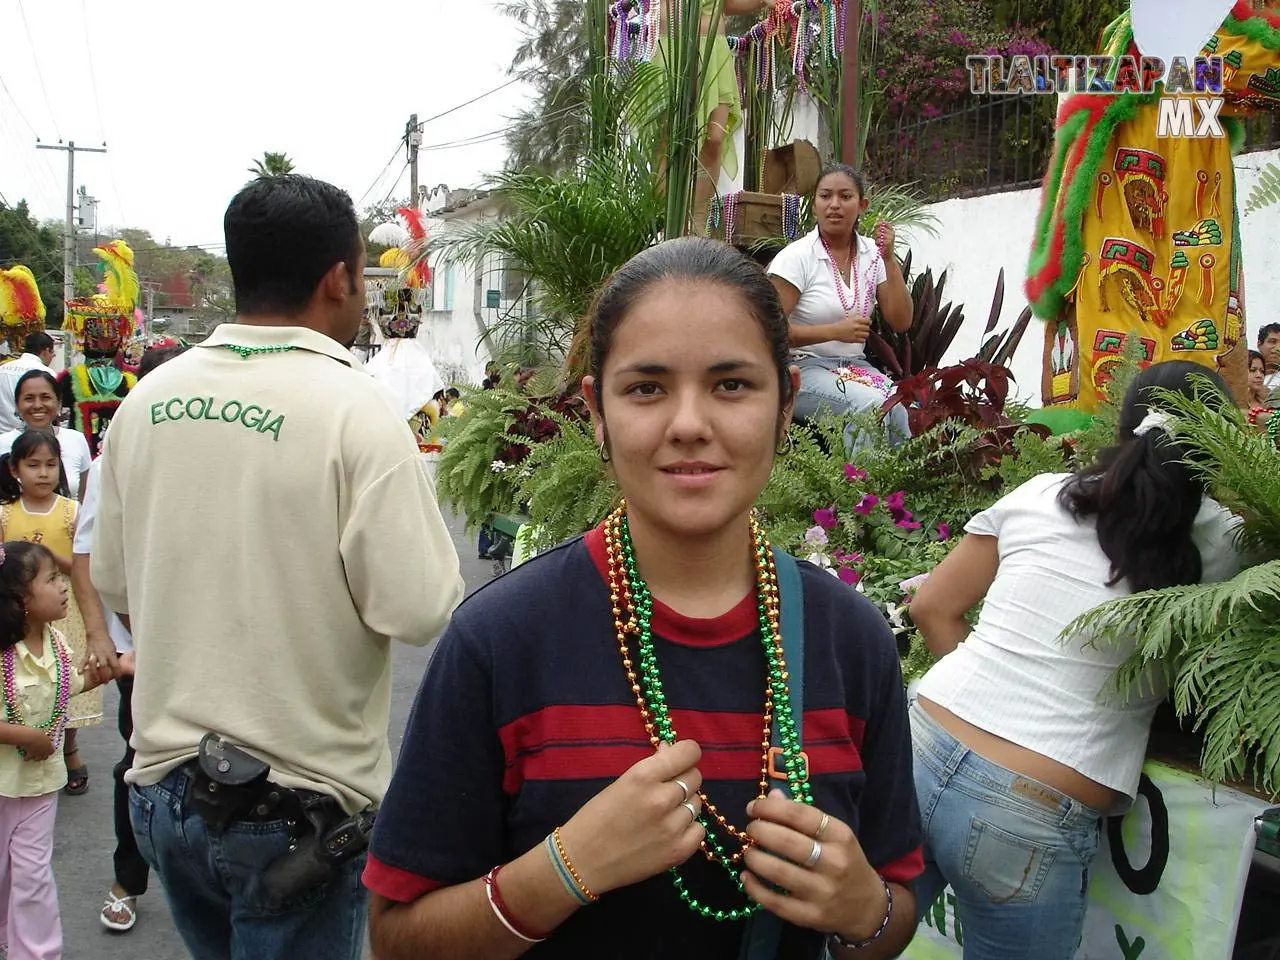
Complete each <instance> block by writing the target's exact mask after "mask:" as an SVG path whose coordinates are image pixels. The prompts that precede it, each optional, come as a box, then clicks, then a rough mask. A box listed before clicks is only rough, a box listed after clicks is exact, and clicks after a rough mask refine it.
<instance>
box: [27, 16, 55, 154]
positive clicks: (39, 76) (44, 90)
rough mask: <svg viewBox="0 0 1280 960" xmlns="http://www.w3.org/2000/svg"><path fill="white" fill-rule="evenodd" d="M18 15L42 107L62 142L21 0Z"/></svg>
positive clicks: (38, 55) (37, 50)
mask: <svg viewBox="0 0 1280 960" xmlns="http://www.w3.org/2000/svg"><path fill="white" fill-rule="evenodd" d="M18 13H19V14H21V15H22V29H23V30H25V31H26V33H27V43H29V44H31V61H32V62H33V63H34V64H35V66H36V79H38V80H39V81H40V92H41V93H42V94H43V95H44V105H45V108H46V109H47V110H48V111H49V119H50V120H51V121H52V122H53V132H54V134H55V135H56V136H57V138H58V142H59V143H61V142H62V131H60V130H59V129H58V118H57V117H56V116H55V115H54V113H53V104H52V103H50V102H49V91H48V89H47V88H46V87H45V85H44V72H43V71H42V70H41V69H40V53H39V48H38V47H37V46H36V42H35V40H33V39H32V38H31V26H30V24H28V23H27V11H26V10H25V9H24V8H23V6H22V0H18Z"/></svg>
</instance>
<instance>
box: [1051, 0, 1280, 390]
mask: <svg viewBox="0 0 1280 960" xmlns="http://www.w3.org/2000/svg"><path fill="white" fill-rule="evenodd" d="M1219 8H1220V9H1219ZM1228 8H1230V9H1229V11H1228ZM1197 29H1198V30H1199V31H1200V33H1199V36H1198V38H1197V39H1196V40H1194V41H1191V40H1187V39H1186V37H1187V36H1189V35H1190V33H1191V32H1194V31H1195V30H1197ZM1135 31H1136V34H1135ZM1102 53H1103V54H1104V55H1106V56H1108V57H1113V58H1115V59H1114V60H1113V61H1112V64H1113V67H1112V68H1111V69H1112V72H1111V74H1110V87H1111V89H1110V90H1109V92H1105V93H1093V92H1087V93H1075V94H1074V95H1072V96H1069V97H1068V98H1067V99H1066V100H1065V101H1064V102H1063V103H1062V105H1061V107H1060V109H1059V111H1058V120H1057V134H1056V142H1055V146H1054V153H1053V157H1052V160H1051V161H1050V166H1049V170H1048V172H1047V174H1046V176H1045V178H1044V187H1043V196H1042V203H1041V210H1040V215H1039V219H1038V222H1037V228H1036V236H1035V239H1034V243H1033V249H1032V254H1031V260H1030V265H1029V270H1028V278H1027V284H1026V292H1027V298H1028V300H1029V301H1030V303H1031V305H1032V309H1033V310H1034V311H1035V314H1036V316H1038V317H1040V318H1041V319H1043V320H1044V321H1045V322H1046V323H1045V347H1044V370H1043V378H1042V383H1041V393H1042V399H1043V402H1044V404H1045V405H1046V406H1050V405H1059V406H1069V407H1075V408H1077V409H1078V410H1080V411H1082V412H1084V413H1093V412H1094V411H1095V410H1096V409H1097V407H1098V405H1099V403H1100V401H1101V398H1102V391H1103V387H1104V385H1105V384H1106V382H1107V381H1108V379H1109V378H1110V377H1111V375H1112V373H1113V371H1114V369H1115V367H1116V364H1117V363H1118V362H1119V354H1120V352H1121V351H1122V349H1123V346H1124V343H1125V340H1126V339H1127V338H1128V337H1130V336H1134V337H1136V338H1137V339H1138V340H1139V342H1140V343H1141V346H1142V350H1143V354H1144V356H1143V362H1144V363H1147V364H1150V363H1158V362H1161V361H1165V360H1175V359H1178V360H1191V361H1193V362H1196V363H1199V364H1202V365H1204V366H1205V367H1208V368H1210V369H1218V370H1221V371H1223V372H1224V374H1225V375H1226V376H1227V377H1228V380H1229V381H1230V382H1231V384H1232V388H1233V390H1235V391H1237V395H1238V396H1243V387H1244V370H1245V366H1246V363H1245V357H1246V348H1247V344H1241V340H1242V338H1243V334H1244V329H1245V327H1244V323H1245V317H1244V314H1245V297H1244V285H1243V279H1244V278H1243V273H1242V268H1241V249H1240V218H1239V209H1238V204H1237V197H1236V182H1235V174H1234V171H1233V168H1232V154H1233V152H1235V151H1236V150H1238V149H1239V148H1240V146H1241V144H1242V132H1243V127H1242V125H1241V120H1240V117H1241V116H1242V115H1244V114H1246V113H1248V112H1251V111H1256V110H1265V109H1275V108H1277V107H1280V16H1277V15H1275V14H1273V13H1271V12H1268V11H1267V10H1265V9H1262V8H1261V6H1260V5H1254V4H1250V3H1248V2H1245V0H1240V2H1236V3H1235V4H1234V5H1232V4H1231V3H1230V2H1229V0H1228V2H1224V0H1216V2H1215V3H1200V2H1191V0H1185V2H1170V0H1134V2H1133V3H1132V4H1131V5H1130V12H1129V13H1126V14H1123V15H1122V16H1121V17H1119V18H1118V19H1117V20H1116V21H1114V22H1113V23H1112V24H1111V26H1110V27H1108V29H1107V30H1106V31H1105V33H1104V35H1103V46H1102ZM1152 57H1164V58H1168V62H1164V61H1163V60H1162V61H1161V62H1160V64H1159V70H1157V71H1156V72H1157V73H1159V74H1160V75H1161V76H1162V80H1161V81H1160V82H1157V83H1155V84H1153V85H1152V87H1153V88H1152V89H1150V90H1149V91H1147V92H1144V87H1145V86H1146V84H1145V83H1144V82H1143V80H1142V76H1143V74H1142V72H1141V70H1140V69H1139V68H1140V67H1141V68H1142V69H1146V68H1147V67H1148V66H1149V65H1150V64H1149V61H1150V59H1151V58H1152ZM1197 57H1200V58H1203V59H1202V60H1201V61H1200V62H1197V59H1196V58H1197ZM1180 61H1181V62H1180ZM1189 65H1190V66H1189ZM1193 68H1194V69H1193ZM1197 96H1198V97H1200V98H1205V97H1208V98H1209V99H1210V100H1213V99H1216V98H1217V97H1219V96H1220V97H1221V99H1222V101H1223V104H1224V106H1223V108H1222V112H1223V114H1224V116H1223V117H1222V127H1223V135H1221V136H1209V135H1204V136H1198V135H1195V134H1194V133H1193V134H1191V135H1188V134H1186V133H1184V134H1182V135H1173V136H1170V135H1167V134H1168V133H1169V131H1168V130H1167V129H1166V130H1164V131H1160V130H1159V129H1158V128H1159V126H1160V123H1161V116H1160V115H1161V112H1162V107H1161V101H1162V100H1170V99H1195V98H1196V97H1197ZM1174 105H1175V106H1176V104H1174ZM1188 106H1189V105H1188ZM1195 113H1196V111H1193V112H1192V115H1195ZM1161 132H1163V133H1165V134H1166V135H1164V136H1161V135H1160V133H1161Z"/></svg>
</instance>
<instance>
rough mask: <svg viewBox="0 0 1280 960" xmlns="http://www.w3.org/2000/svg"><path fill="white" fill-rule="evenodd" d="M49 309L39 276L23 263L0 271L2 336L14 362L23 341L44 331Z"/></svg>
mask: <svg viewBox="0 0 1280 960" xmlns="http://www.w3.org/2000/svg"><path fill="white" fill-rule="evenodd" d="M44 318H45V306H44V300H42V299H41V298H40V288H39V286H37V284H36V278H35V275H34V274H33V273H32V272H31V270H30V269H29V268H27V267H24V266H23V265H22V264H19V265H18V266H16V267H10V268H9V269H8V270H0V336H3V337H4V338H5V340H6V341H7V342H8V345H9V356H8V358H7V359H10V360H12V359H13V358H14V357H17V356H18V355H20V354H21V353H22V343H23V341H24V340H25V339H26V338H27V337H28V336H29V335H31V334H33V333H39V332H40V331H42V330H44Z"/></svg>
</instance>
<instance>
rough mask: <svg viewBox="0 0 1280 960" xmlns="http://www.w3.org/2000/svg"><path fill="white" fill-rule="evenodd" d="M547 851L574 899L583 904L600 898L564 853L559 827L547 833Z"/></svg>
mask: <svg viewBox="0 0 1280 960" xmlns="http://www.w3.org/2000/svg"><path fill="white" fill-rule="evenodd" d="M546 843H547V853H548V855H549V856H550V857H551V862H552V863H554V864H555V866H556V871H557V872H558V873H559V874H560V881H561V883H563V884H564V885H565V888H566V889H567V890H568V891H569V893H571V894H572V895H573V897H574V899H575V900H577V901H578V902H579V903H580V904H582V905H583V906H586V905H587V904H589V903H595V902H596V901H597V900H599V899H600V898H599V897H598V896H596V895H595V894H594V893H592V892H591V890H590V889H589V888H588V887H587V885H586V883H584V882H583V879H582V877H581V876H579V875H578V871H577V870H575V869H574V868H573V861H572V860H570V859H569V855H568V854H567V853H565V850H564V841H563V840H561V839H560V828H559V827H556V828H555V829H554V830H552V831H551V833H550V834H548V835H547V840H546Z"/></svg>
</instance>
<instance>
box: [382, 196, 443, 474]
mask: <svg viewBox="0 0 1280 960" xmlns="http://www.w3.org/2000/svg"><path fill="white" fill-rule="evenodd" d="M399 213H400V217H401V219H402V220H403V221H404V223H405V226H406V227H407V230H398V229H396V228H395V225H394V224H384V225H383V226H382V227H378V228H376V229H375V230H374V232H373V233H371V234H370V240H371V241H373V242H375V243H376V242H377V238H378V236H379V235H380V234H379V231H383V230H384V228H386V227H389V228H391V229H390V230H386V231H385V232H383V233H382V234H381V235H382V236H386V237H388V239H394V240H395V241H397V245H396V246H394V247H392V248H391V249H390V250H388V251H387V252H386V253H384V254H383V255H382V256H381V257H380V258H379V260H378V265H379V266H381V267H388V268H391V269H395V270H399V271H400V276H399V277H398V278H395V282H388V283H386V284H384V285H383V286H382V287H381V288H378V287H376V286H375V285H372V284H370V285H368V287H367V289H368V305H367V306H366V309H365V316H366V320H367V321H368V322H371V323H375V322H376V323H377V324H378V327H379V329H380V330H381V331H382V336H383V338H384V339H385V341H386V343H385V345H384V346H383V348H382V349H381V350H380V351H378V353H377V354H375V355H374V356H373V357H372V358H370V360H369V361H368V363H366V364H365V369H366V370H368V371H369V373H370V374H372V376H373V377H374V379H375V380H377V381H378V382H380V383H382V384H383V385H384V386H386V387H387V388H388V389H390V390H391V392H392V394H393V395H394V396H395V399H396V404H397V407H398V409H399V410H400V415H401V416H403V417H404V418H405V419H406V420H407V421H409V426H410V427H411V428H412V429H413V431H414V435H415V436H416V437H417V439H418V446H419V448H420V449H422V450H424V451H425V450H431V449H438V445H436V444H435V443H434V440H433V438H432V436H431V435H432V433H433V427H434V426H435V422H436V419H437V418H438V417H439V415H440V412H439V410H437V409H435V406H436V405H435V403H434V402H433V401H432V399H431V398H432V396H434V395H435V393H436V392H437V391H438V390H441V389H442V388H443V387H444V382H443V381H442V380H441V378H440V374H439V373H438V372H437V371H436V365H435V363H434V362H432V360H431V354H430V352H429V351H428V350H427V345H426V344H425V343H423V342H422V341H421V340H419V339H418V338H417V337H418V328H419V326H420V325H421V323H422V301H423V292H424V291H425V289H426V287H427V285H428V284H429V283H430V282H431V269H430V267H429V266H428V265H427V256H426V247H427V230H426V225H425V223H424V222H423V215H422V211H421V210H415V209H413V208H410V207H404V208H402V209H401V210H400V211H399Z"/></svg>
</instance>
